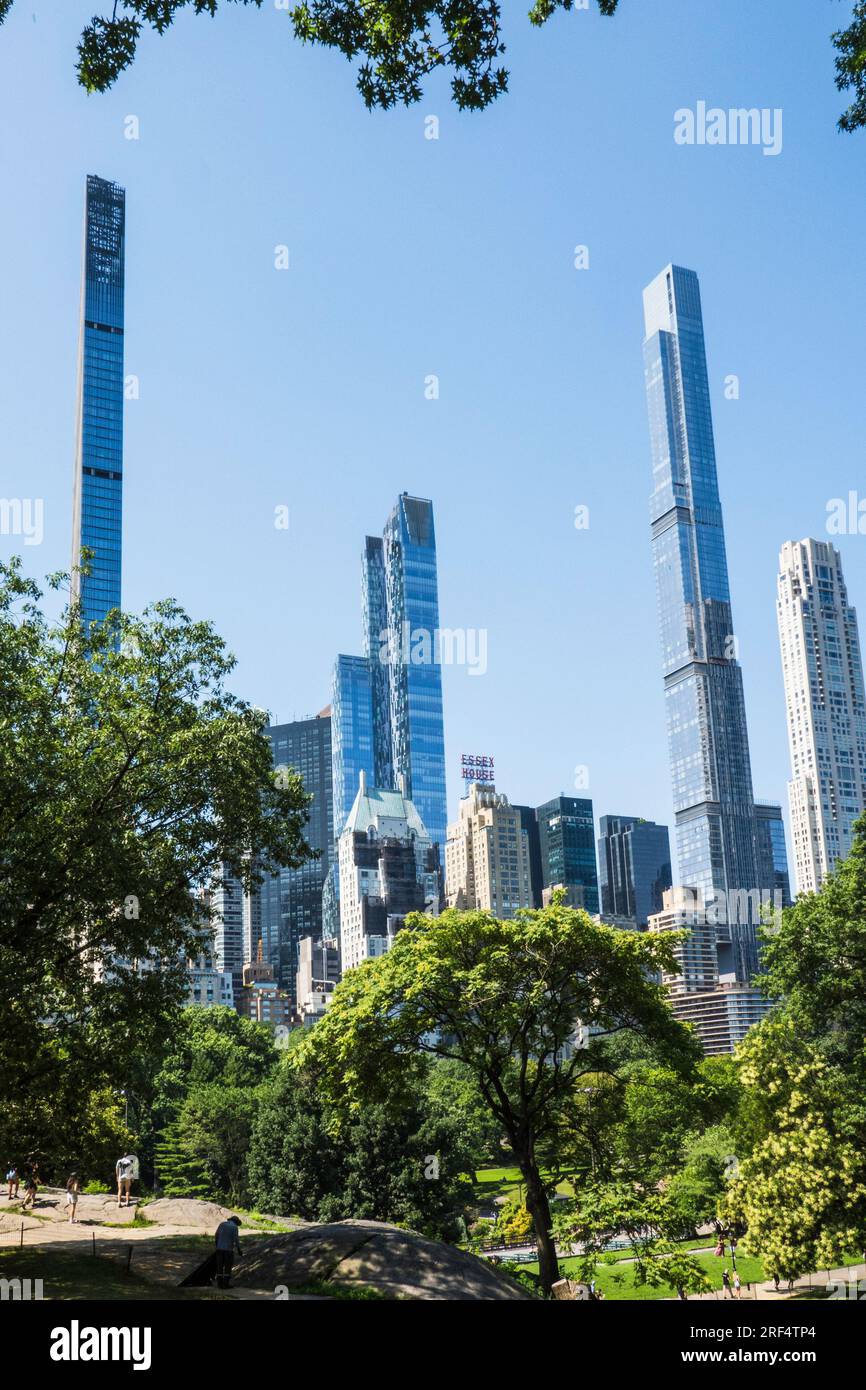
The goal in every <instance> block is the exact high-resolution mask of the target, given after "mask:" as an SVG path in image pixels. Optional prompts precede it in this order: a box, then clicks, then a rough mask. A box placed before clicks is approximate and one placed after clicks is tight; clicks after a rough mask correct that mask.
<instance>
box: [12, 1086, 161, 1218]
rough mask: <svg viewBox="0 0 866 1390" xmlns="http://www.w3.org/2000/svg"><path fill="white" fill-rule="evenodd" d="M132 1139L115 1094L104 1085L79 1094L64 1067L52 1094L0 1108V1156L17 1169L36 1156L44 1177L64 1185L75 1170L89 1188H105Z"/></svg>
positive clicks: (22, 1098) (32, 1097)
mask: <svg viewBox="0 0 866 1390" xmlns="http://www.w3.org/2000/svg"><path fill="white" fill-rule="evenodd" d="M133 1143H134V1138H133V1136H132V1135H131V1134H130V1133H129V1132H128V1130H127V1128H126V1125H125V1123H124V1105H123V1101H122V1099H121V1097H120V1096H119V1095H118V1093H117V1092H116V1091H113V1090H111V1089H110V1088H109V1087H107V1086H106V1087H99V1088H97V1089H94V1090H91V1091H84V1092H81V1091H80V1090H79V1088H78V1086H77V1084H76V1078H75V1075H74V1071H73V1070H72V1069H71V1068H70V1067H68V1066H67V1067H65V1068H63V1069H61V1071H60V1074H59V1076H58V1079H57V1085H56V1087H55V1089H54V1091H53V1092H49V1093H47V1094H45V1095H39V1096H31V1097H30V1098H29V1099H25V1098H24V1097H23V1096H20V1097H13V1098H11V1099H8V1100H7V1101H6V1102H5V1103H4V1104H3V1105H2V1106H0V1155H2V1156H3V1160H4V1161H5V1162H7V1166H8V1162H10V1161H14V1162H15V1163H17V1164H18V1166H19V1168H20V1167H21V1166H22V1164H24V1163H26V1162H30V1161H34V1160H35V1161H36V1162H38V1163H39V1166H40V1170H41V1172H42V1176H43V1179H44V1180H48V1181H53V1182H57V1183H59V1184H63V1183H65V1182H66V1179H67V1178H68V1177H69V1174H70V1173H71V1172H77V1173H78V1174H79V1175H80V1176H81V1178H82V1179H83V1180H87V1181H88V1185H89V1187H91V1188H94V1187H95V1188H96V1190H98V1191H107V1190H109V1189H108V1188H107V1187H106V1186H105V1183H106V1182H107V1183H109V1184H110V1183H111V1181H112V1179H113V1177H114V1165H115V1163H116V1162H117V1159H118V1156H119V1155H120V1154H121V1153H127V1152H128V1151H129V1149H130V1147H132V1145H133ZM3 1171H4V1172H5V1171H6V1169H5V1168H4V1169H3Z"/></svg>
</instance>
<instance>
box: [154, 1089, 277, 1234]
mask: <svg viewBox="0 0 866 1390" xmlns="http://www.w3.org/2000/svg"><path fill="white" fill-rule="evenodd" d="M257 1104H258V1093H257V1092H256V1091H255V1090H250V1089H249V1088H247V1087H243V1086H223V1085H221V1084H217V1083H212V1084H210V1085H197V1086H193V1087H192V1089H191V1090H190V1092H189V1094H188V1095H187V1097H186V1099H185V1100H184V1102H183V1104H182V1105H181V1107H180V1110H179V1112H178V1115H177V1118H176V1120H174V1121H173V1122H172V1123H171V1125H169V1127H168V1129H167V1131H166V1135H165V1137H164V1138H163V1140H162V1141H161V1143H160V1144H159V1145H158V1147H157V1163H158V1171H159V1174H160V1177H161V1179H162V1180H163V1181H164V1185H165V1190H166V1195H167V1196H180V1195H189V1196H202V1195H207V1196H208V1197H210V1198H211V1199H212V1200H218V1201H223V1202H227V1203H228V1204H229V1206H238V1205H241V1206H242V1205H244V1204H245V1203H246V1201H247V1196H248V1191H247V1158H248V1153H249V1147H250V1138H251V1135H252V1127H253V1120H254V1118H255V1115H256V1109H257ZM169 1189H170V1190H169Z"/></svg>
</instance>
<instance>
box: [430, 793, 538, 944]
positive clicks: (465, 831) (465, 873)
mask: <svg viewBox="0 0 866 1390" xmlns="http://www.w3.org/2000/svg"><path fill="white" fill-rule="evenodd" d="M445 885H446V891H447V900H448V906H449V907H457V908H462V909H465V910H472V909H481V910H482V911H485V912H492V913H494V914H495V916H497V917H500V918H508V917H512V916H513V915H514V913H515V912H516V911H517V910H518V908H521V907H532V888H531V882H530V869H529V836H528V835H527V833H526V831H525V830H524V829H523V828H522V825H521V820H520V812H519V811H518V810H516V809H515V808H514V807H513V806H511V805H509V802H508V797H507V796H504V795H503V793H502V792H497V790H496V788H495V787H493V786H491V785H490V783H484V782H472V783H471V784H470V787H469V794H468V796H465V797H463V799H462V801H461V802H460V807H459V819H458V820H457V821H456V823H455V824H454V825H449V827H448V840H447V843H446V845H445Z"/></svg>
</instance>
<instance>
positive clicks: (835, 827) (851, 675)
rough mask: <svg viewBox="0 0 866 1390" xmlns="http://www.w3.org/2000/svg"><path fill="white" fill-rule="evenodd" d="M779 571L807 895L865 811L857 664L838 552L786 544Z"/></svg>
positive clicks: (865, 738) (862, 700) (797, 863)
mask: <svg viewBox="0 0 866 1390" xmlns="http://www.w3.org/2000/svg"><path fill="white" fill-rule="evenodd" d="M779 570H780V573H779V586H778V590H779V595H778V604H777V612H778V619H779V642H780V645H781V650H782V673H783V676H784V680H785V704H786V708H787V716H788V747H789V751H790V757H791V780H790V782H789V783H788V796H789V801H790V810H791V832H792V835H793V840H794V868H795V873H796V882H797V891H798V892H799V893H813V892H817V890H818V889H819V888H820V887H821V884H822V883H823V881H824V879H825V878H826V877H827V875H828V874H829V873H830V872H831V871H832V869H833V867H834V866H835V864H836V863H837V862H838V861H839V860H840V859H844V858H845V857H846V855H847V854H848V852H849V850H850V848H851V841H852V827H853V824H854V821H855V820H856V819H857V817H858V816H859V815H861V814H862V812H863V809H864V807H866V697H864V687H863V664H862V660H861V656H860V640H859V636H858V632H857V614H856V612H855V610H854V609H853V608H851V607H849V604H848V595H847V593H846V590H845V581H844V578H843V576H842V562H841V559H840V556H839V552H838V551H837V550H836V549H835V547H834V546H832V545H830V544H829V542H827V541H816V540H803V541H786V542H785V544H784V545H783V546H782V549H781V552H780V555H779Z"/></svg>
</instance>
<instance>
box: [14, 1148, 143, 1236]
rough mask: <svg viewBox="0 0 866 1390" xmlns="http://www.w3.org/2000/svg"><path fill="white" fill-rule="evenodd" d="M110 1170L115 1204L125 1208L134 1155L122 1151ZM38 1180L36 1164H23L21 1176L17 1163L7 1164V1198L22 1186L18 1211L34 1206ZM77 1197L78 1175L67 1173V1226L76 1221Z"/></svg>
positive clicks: (135, 1170)
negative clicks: (115, 1197) (22, 1192)
mask: <svg viewBox="0 0 866 1390" xmlns="http://www.w3.org/2000/svg"><path fill="white" fill-rule="evenodd" d="M114 1172H115V1177H116V1178H117V1205H118V1206H119V1207H120V1206H127V1207H128V1206H129V1205H130V1202H131V1200H132V1184H133V1183H134V1182H135V1180H136V1179H137V1177H138V1159H137V1158H136V1156H135V1154H124V1156H123V1158H119V1159H118V1160H117V1163H116V1164H115V1166H114ZM40 1182H41V1177H40V1173H39V1164H38V1163H35V1162H34V1163H30V1164H27V1165H25V1168H24V1174H23V1177H22V1174H21V1172H20V1171H19V1169H18V1167H17V1165H16V1164H14V1163H11V1164H10V1165H9V1168H8V1169H7V1172H6V1183H7V1185H8V1191H7V1197H8V1199H9V1201H10V1202H14V1201H17V1200H18V1198H19V1195H20V1192H21V1187H22V1185H23V1188H24V1198H23V1200H22V1202H21V1210H22V1211H23V1210H24V1209H25V1207H31V1208H32V1207H34V1206H35V1205H36V1193H37V1192H38V1191H39V1184H40ZM80 1196H81V1178H80V1176H79V1174H78V1173H70V1174H69V1177H68V1178H67V1179H66V1209H67V1211H68V1212H69V1222H70V1225H74V1224H75V1222H77V1220H78V1198H79V1197H80Z"/></svg>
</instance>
